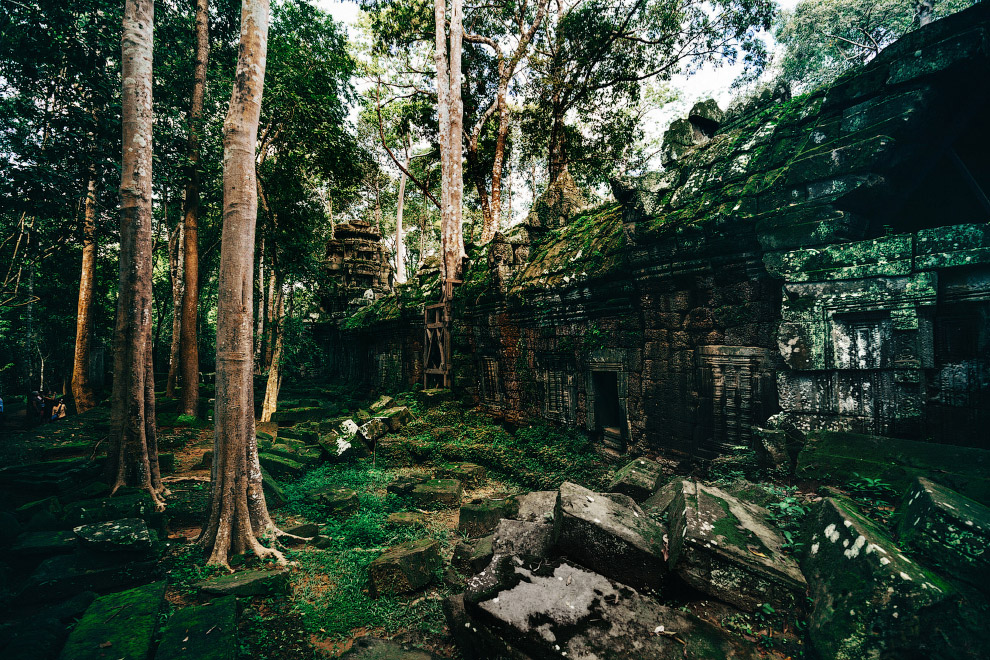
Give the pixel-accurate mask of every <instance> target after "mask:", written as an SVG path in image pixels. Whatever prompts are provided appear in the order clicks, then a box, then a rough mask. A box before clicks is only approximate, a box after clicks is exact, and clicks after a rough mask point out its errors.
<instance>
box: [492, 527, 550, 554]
mask: <svg viewBox="0 0 990 660" xmlns="http://www.w3.org/2000/svg"><path fill="white" fill-rule="evenodd" d="M552 548H553V525H551V524H550V523H543V522H526V521H523V520H500V521H499V523H498V526H496V527H495V533H494V534H492V554H493V555H505V556H511V557H518V558H519V559H522V560H523V561H524V562H527V563H532V562H537V561H540V560H542V559H545V558H547V557H549V556H550V551H551V549H552Z"/></svg>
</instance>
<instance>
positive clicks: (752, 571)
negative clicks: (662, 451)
mask: <svg viewBox="0 0 990 660" xmlns="http://www.w3.org/2000/svg"><path fill="white" fill-rule="evenodd" d="M669 517H670V522H669V524H670V567H671V570H673V571H675V572H676V573H677V574H678V575H680V577H681V578H682V579H683V580H684V581H685V582H687V583H688V584H689V585H691V586H692V587H694V588H695V589H698V590H699V591H702V592H704V593H706V594H709V595H710V596H713V597H715V598H718V599H720V600H724V601H725V602H727V603H730V604H732V605H735V606H736V607H739V608H740V609H744V610H749V611H753V610H755V609H756V608H758V607H759V606H760V604H762V603H769V604H770V605H772V606H773V607H774V608H775V609H777V610H781V611H786V610H790V609H793V608H794V607H795V605H796V604H799V603H800V602H801V597H802V596H803V595H804V592H805V590H806V589H807V585H806V584H805V581H804V577H803V576H802V575H801V569H800V568H799V567H798V564H797V562H796V561H795V560H794V558H792V557H791V556H790V555H787V554H785V553H784V551H783V550H782V548H781V546H782V544H783V542H784V539H783V537H782V536H781V535H780V534H779V532H777V530H776V529H775V528H773V527H771V526H770V525H769V523H768V522H767V513H766V511H765V510H763V509H760V508H759V507H757V506H755V505H751V504H748V503H744V502H742V501H740V500H738V499H737V498H735V497H733V496H732V495H729V494H728V493H726V492H725V491H723V490H721V489H719V488H715V487H714V486H705V485H703V484H701V483H698V482H696V481H681V482H680V489H679V492H678V494H677V496H676V497H675V498H674V501H673V503H672V504H671V506H670V514H669Z"/></svg>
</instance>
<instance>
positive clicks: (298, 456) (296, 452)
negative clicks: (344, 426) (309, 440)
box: [265, 444, 323, 467]
mask: <svg viewBox="0 0 990 660" xmlns="http://www.w3.org/2000/svg"><path fill="white" fill-rule="evenodd" d="M265 453H266V454H272V455H274V456H281V457H282V458H287V459H289V460H291V461H295V462H297V463H301V464H302V465H303V466H305V467H313V466H314V465H317V464H318V463H320V461H321V460H322V458H323V452H322V451H321V450H319V449H308V448H306V447H305V446H299V447H294V446H292V445H285V444H277V445H272V446H271V447H269V448H268V449H266V450H265Z"/></svg>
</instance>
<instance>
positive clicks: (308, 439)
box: [269, 427, 320, 445]
mask: <svg viewBox="0 0 990 660" xmlns="http://www.w3.org/2000/svg"><path fill="white" fill-rule="evenodd" d="M319 437H320V434H319V433H317V432H316V431H314V430H313V429H310V428H297V427H292V428H288V429H282V430H281V431H279V433H278V439H279V441H280V442H281V441H285V440H298V441H299V442H303V443H305V444H307V445H315V444H316V440H317V438H319ZM269 439H270V440H271V439H272V438H269Z"/></svg>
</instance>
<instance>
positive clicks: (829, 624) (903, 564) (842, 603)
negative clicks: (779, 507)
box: [801, 498, 954, 660]
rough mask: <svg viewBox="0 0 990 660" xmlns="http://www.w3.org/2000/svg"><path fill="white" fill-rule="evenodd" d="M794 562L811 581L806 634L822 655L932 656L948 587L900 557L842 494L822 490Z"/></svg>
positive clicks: (839, 659) (850, 658)
mask: <svg viewBox="0 0 990 660" xmlns="http://www.w3.org/2000/svg"><path fill="white" fill-rule="evenodd" d="M806 525H807V527H806V529H807V532H806V536H807V538H808V544H807V548H806V551H805V553H804V555H803V557H802V560H801V567H802V569H803V570H804V574H805V576H806V577H807V579H808V584H809V585H810V587H811V589H810V591H811V599H812V611H811V615H810V617H809V622H808V637H809V639H810V641H811V645H812V647H813V648H814V650H815V651H816V653H817V654H818V655H819V656H820V657H823V658H835V659H836V660H854V659H859V658H896V657H912V656H917V657H933V656H932V655H929V653H930V652H931V649H933V648H934V646H935V645H936V644H937V641H936V638H937V637H940V636H942V635H945V634H949V633H950V630H948V629H946V624H948V623H949V621H948V620H947V619H946V618H945V616H946V611H947V608H946V606H947V605H949V604H950V603H951V601H953V600H954V594H952V593H951V587H949V586H948V585H947V584H946V583H945V582H943V581H942V580H940V579H939V578H937V577H936V576H935V575H934V574H932V573H931V572H930V571H928V570H927V569H925V568H923V567H922V566H920V565H919V564H917V563H915V562H913V561H911V560H910V559H908V558H907V557H905V556H904V555H903V554H901V552H900V551H899V550H898V549H897V547H896V546H895V545H894V543H893V542H892V541H891V540H890V538H889V537H887V535H886V534H884V533H883V532H882V531H880V530H879V529H878V528H877V527H876V526H875V525H874V524H873V523H871V522H870V521H868V520H867V519H866V518H864V517H863V516H861V515H859V514H858V513H857V512H856V511H855V510H854V505H853V504H852V503H851V502H849V501H847V500H840V499H837V498H825V499H824V500H823V501H822V502H821V504H820V506H818V508H817V510H815V511H814V512H813V513H812V514H811V515H810V516H809V519H808V521H807V523H806Z"/></svg>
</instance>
